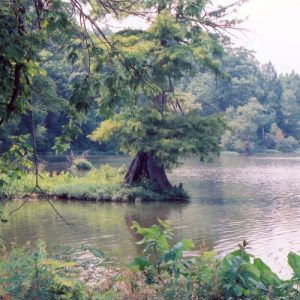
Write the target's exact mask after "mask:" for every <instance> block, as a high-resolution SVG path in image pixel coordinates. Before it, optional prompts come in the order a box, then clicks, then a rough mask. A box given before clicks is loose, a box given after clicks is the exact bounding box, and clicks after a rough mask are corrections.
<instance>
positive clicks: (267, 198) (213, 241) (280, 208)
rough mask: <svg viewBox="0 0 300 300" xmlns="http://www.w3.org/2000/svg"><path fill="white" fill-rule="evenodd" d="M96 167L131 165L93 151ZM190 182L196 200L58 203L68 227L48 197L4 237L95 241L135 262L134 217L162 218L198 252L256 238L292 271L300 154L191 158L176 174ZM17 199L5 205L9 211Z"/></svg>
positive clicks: (298, 247) (299, 214) (297, 246)
mask: <svg viewBox="0 0 300 300" xmlns="http://www.w3.org/2000/svg"><path fill="white" fill-rule="evenodd" d="M45 159H46V160H47V161H48V162H49V165H48V166H47V168H52V169H56V170H60V169H64V168H66V159H65V158H64V157H62V158H55V157H51V156H48V157H46V158H45ZM90 160H91V161H92V162H93V163H94V164H95V165H101V164H103V163H107V162H108V163H110V164H113V165H115V166H118V165H122V164H128V162H129V158H128V157H123V156H109V155H94V156H91V157H90ZM169 178H170V180H171V181H172V183H174V184H179V183H180V182H182V183H183V186H184V188H185V190H187V191H188V192H189V194H190V196H191V201H190V202H189V203H170V202H169V203H157V202H153V203H127V204H124V203H93V202H86V201H76V202H72V201H55V206H56V208H57V209H58V210H59V211H60V213H61V214H62V215H63V216H64V217H65V218H66V219H67V220H68V221H69V222H71V223H72V225H69V226H68V225H66V224H64V223H63V222H62V221H61V220H60V219H59V218H57V216H56V214H55V212H54V211H53V210H52V208H51V207H50V206H49V204H48V203H47V202H45V201H42V200H41V201H36V202H34V201H32V202H29V203H27V204H26V205H25V206H24V207H22V209H20V210H19V211H17V212H16V213H15V214H13V215H12V217H11V218H10V220H9V222H8V223H7V224H0V238H1V239H2V240H3V241H4V243H5V244H6V245H7V246H10V245H11V244H12V243H18V244H26V243H31V244H34V243H35V242H36V241H37V240H39V239H41V240H43V241H45V242H46V243H47V245H49V247H50V248H51V245H53V244H57V243H63V244H72V245H74V246H76V247H77V246H78V247H80V245H82V244H87V245H91V246H94V247H97V248H99V249H102V250H104V251H109V252H111V253H113V254H115V255H118V256H121V257H122V258H124V261H128V260H129V259H130V258H131V257H132V256H134V255H136V254H137V253H138V252H139V250H140V249H139V248H138V247H137V245H135V242H136V241H137V240H138V237H137V236H136V235H135V234H133V232H132V230H131V229H130V226H131V224H132V221H133V220H136V221H138V222H140V223H141V224H142V225H143V226H150V225H151V224H153V223H155V222H156V220H157V218H160V219H168V220H170V221H171V222H172V223H173V225H174V229H175V240H180V239H182V238H189V239H192V240H193V241H194V242H195V244H196V246H197V248H196V250H199V249H202V250H215V251H216V253H217V254H218V255H220V256H222V255H224V254H226V253H228V252H229V251H231V250H233V249H235V248H236V246H237V244H238V243H241V242H242V241H243V240H247V241H250V245H249V246H250V247H251V249H250V252H252V253H253V254H255V255H257V256H259V257H261V258H262V259H263V260H264V261H266V262H267V263H268V264H270V265H271V266H272V267H273V268H274V270H275V271H277V272H278V273H279V274H280V275H281V276H283V277H284V276H286V274H288V272H289V270H288V268H287V254H288V252H289V251H294V252H298V253H300V230H299V225H300V155H296V154H263V155H257V156H252V157H245V156H240V155H238V154H233V153H222V154H221V156H220V157H217V158H215V159H214V160H213V162H206V163H203V162H200V161H199V159H197V158H190V159H187V160H186V161H185V162H184V164H183V165H182V166H180V167H179V168H177V169H175V170H174V171H172V172H171V173H169ZM17 205H18V203H16V202H10V203H5V204H2V206H5V208H4V209H5V210H7V211H10V210H12V209H13V208H14V207H16V206H17Z"/></svg>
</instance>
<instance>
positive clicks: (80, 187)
mask: <svg viewBox="0 0 300 300" xmlns="http://www.w3.org/2000/svg"><path fill="white" fill-rule="evenodd" d="M125 173H126V169H125V167H120V168H114V167H111V166H109V165H103V166H102V167H101V168H99V169H93V170H91V171H88V172H87V173H85V174H84V175H82V174H81V175H79V174H72V173H71V172H61V173H59V174H57V173H56V172H50V173H49V172H42V173H40V174H39V175H40V177H41V178H40V180H39V187H40V189H38V190H36V192H37V193H38V194H36V193H35V194H34V195H35V196H39V197H51V198H57V199H73V200H90V201H113V202H129V201H180V200H183V201H184V200H187V199H188V195H187V193H186V192H185V191H184V190H182V189H180V188H176V187H175V188H172V189H170V190H168V191H166V192H161V191H159V190H157V189H155V187H153V186H152V185H151V183H149V181H147V180H146V179H143V181H141V182H140V184H139V185H136V186H129V185H127V184H126V183H124V175H125ZM35 180H36V176H35V174H34V173H28V174H23V175H21V176H20V177H18V178H14V179H11V180H10V182H9V183H8V184H6V185H5V186H4V187H3V188H2V190H1V193H2V194H1V195H0V196H1V197H2V198H6V199H12V198H16V197H17V198H24V197H30V196H31V195H32V189H33V187H34V185H35Z"/></svg>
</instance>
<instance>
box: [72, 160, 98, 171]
mask: <svg viewBox="0 0 300 300" xmlns="http://www.w3.org/2000/svg"><path fill="white" fill-rule="evenodd" d="M71 168H72V169H75V170H78V171H90V170H92V169H93V165H92V163H91V162H90V161H88V160H87V159H86V158H76V159H75V160H74V161H73V162H72V166H71Z"/></svg>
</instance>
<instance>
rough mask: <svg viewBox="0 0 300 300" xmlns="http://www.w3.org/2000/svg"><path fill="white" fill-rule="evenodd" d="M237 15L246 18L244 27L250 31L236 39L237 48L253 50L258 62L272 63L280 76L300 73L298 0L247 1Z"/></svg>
mask: <svg viewBox="0 0 300 300" xmlns="http://www.w3.org/2000/svg"><path fill="white" fill-rule="evenodd" d="M221 1H222V0H219V2H221ZM226 1H227V0H226ZM239 15H241V16H242V17H245V16H248V20H246V21H245V22H244V24H243V27H244V28H247V29H248V30H249V32H248V33H247V34H245V35H244V36H239V39H240V40H239V42H238V43H239V44H240V45H243V46H245V47H246V48H248V49H253V50H255V51H256V57H257V58H258V60H259V61H260V62H261V63H266V62H268V61H271V62H272V63H273V65H274V66H275V68H276V70H277V72H279V73H287V72H291V71H292V70H295V71H296V72H298V73H300V0H249V2H248V3H245V4H244V5H243V6H242V7H241V8H240V13H239Z"/></svg>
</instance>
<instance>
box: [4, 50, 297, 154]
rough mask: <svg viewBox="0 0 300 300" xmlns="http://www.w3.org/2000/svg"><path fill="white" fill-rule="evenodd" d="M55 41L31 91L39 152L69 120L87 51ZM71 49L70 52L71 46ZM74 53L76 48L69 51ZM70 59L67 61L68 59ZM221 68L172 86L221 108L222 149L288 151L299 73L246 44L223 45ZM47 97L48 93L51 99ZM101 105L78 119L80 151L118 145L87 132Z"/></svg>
mask: <svg viewBox="0 0 300 300" xmlns="http://www.w3.org/2000/svg"><path fill="white" fill-rule="evenodd" d="M56 52H57V49H56V47H55V45H53V46H51V45H50V46H48V47H47V49H46V50H44V51H43V53H42V56H43V58H44V62H43V64H42V68H43V69H45V70H46V72H47V76H36V78H35V82H34V85H35V86H36V87H37V88H36V90H37V91H42V92H36V93H34V94H33V117H34V122H35V124H36V135H37V147H38V151H39V152H45V151H53V147H54V145H55V140H56V138H57V137H58V136H60V135H61V134H62V133H63V130H64V129H65V127H66V126H68V124H69V116H70V106H69V98H70V97H71V95H72V89H73V88H74V85H75V86H76V82H80V80H81V79H82V76H83V75H84V74H85V72H86V71H85V68H84V65H85V64H86V62H84V60H86V57H85V56H84V55H83V56H82V57H79V58H78V57H74V58H73V57H70V51H68V50H63V51H60V52H58V53H56ZM71 53H72V52H71ZM71 55H76V54H74V53H73V54H71ZM70 59H71V60H72V59H74V63H73V64H70V63H69V60H70ZM220 69H221V70H222V73H221V74H218V75H216V74H215V73H214V72H213V71H212V70H211V69H210V70H203V71H202V72H201V73H199V74H198V75H196V76H194V77H192V78H190V77H189V76H186V77H185V78H184V79H183V80H181V81H180V82H179V83H177V84H176V87H175V89H176V90H178V91H179V92H184V93H185V95H190V97H191V98H193V102H194V103H198V105H199V106H201V113H202V114H203V115H204V116H208V115H212V114H216V113H221V114H224V115H225V116H226V118H227V125H228V129H227V131H226V132H225V134H224V135H223V138H222V146H223V149H225V150H230V151H238V152H241V153H245V154H251V153H253V152H260V151H265V150H267V149H275V150H279V151H283V152H291V151H294V150H295V149H297V148H298V147H299V140H300V131H299V124H300V76H299V74H297V73H295V72H294V71H293V72H291V73H290V74H280V75H278V74H277V72H276V70H275V68H274V66H273V65H272V64H271V63H270V62H269V63H267V64H264V65H262V64H260V63H259V62H258V61H257V60H256V58H255V56H254V53H253V52H252V51H250V50H247V49H245V48H235V49H231V50H227V51H226V54H225V55H224V56H223V57H222V59H221V68H220ZM49 99H51V102H50V105H49ZM98 109H99V107H98V106H97V105H94V107H92V108H91V109H90V110H89V112H88V114H82V117H81V118H79V120H78V119H77V121H78V122H79V123H80V124H79V126H78V127H80V130H81V132H79V134H77V138H75V140H74V141H73V142H72V149H73V150H75V151H83V150H86V149H91V150H94V151H117V148H118V144H119V139H118V138H115V139H113V140H111V141H109V142H103V143H101V144H100V143H99V142H93V141H92V140H91V139H89V138H88V137H87V136H88V134H90V133H91V132H92V131H94V130H95V129H96V128H97V127H98V126H99V123H100V122H101V117H100V116H99V114H98ZM30 126H31V123H30V118H29V116H27V115H26V114H25V115H19V116H16V117H14V118H12V119H11V120H10V121H9V122H7V123H5V124H4V125H3V126H2V127H1V128H0V140H1V144H0V149H1V152H3V151H5V150H7V149H8V148H9V147H10V145H11V137H12V136H18V135H22V134H26V133H29V132H30Z"/></svg>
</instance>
